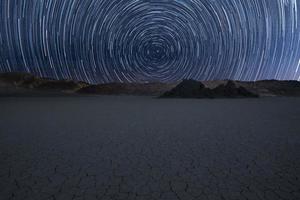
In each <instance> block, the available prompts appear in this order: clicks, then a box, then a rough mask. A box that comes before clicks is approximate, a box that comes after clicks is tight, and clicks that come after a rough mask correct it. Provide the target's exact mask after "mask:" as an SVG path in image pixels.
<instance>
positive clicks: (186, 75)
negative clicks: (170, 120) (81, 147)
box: [0, 0, 300, 83]
mask: <svg viewBox="0 0 300 200" xmlns="http://www.w3.org/2000/svg"><path fill="white" fill-rule="evenodd" d="M299 4H300V3H297V0H247V1H241V0H226V1H224V0H100V1H99V0H63V1H62V0H2V1H1V2H0V6H1V7H0V26H1V28H0V46H1V48H0V71H1V72H10V71H25V72H30V73H33V74H36V75H39V76H46V77H52V78H59V79H75V80H84V81H87V82H91V83H107V82H145V81H163V82H172V81H177V80H181V79H197V80H214V79H236V80H258V79H295V80H299V79H300V21H299V20H300V14H299V12H298V10H299V8H300V7H299V6H300V5H299Z"/></svg>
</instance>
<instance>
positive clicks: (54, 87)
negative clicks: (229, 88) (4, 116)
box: [0, 72, 177, 96]
mask: <svg viewBox="0 0 300 200" xmlns="http://www.w3.org/2000/svg"><path fill="white" fill-rule="evenodd" d="M176 85H177V83H172V84H168V83H109V84H98V85H92V84H88V83H84V82H75V81H72V80H53V79H48V78H40V77H36V76H34V75H32V74H28V73H19V72H12V73H2V74H0V96H16V95H43V94H47V95H48V94H55V95H59V94H68V95H70V94H77V95H151V96H159V95H161V94H163V93H164V92H166V91H168V90H170V89H172V88H173V87H175V86H176Z"/></svg>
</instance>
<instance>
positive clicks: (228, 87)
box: [161, 80, 258, 98]
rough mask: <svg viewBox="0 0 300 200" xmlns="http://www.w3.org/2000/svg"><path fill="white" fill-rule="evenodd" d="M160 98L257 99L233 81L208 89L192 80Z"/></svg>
mask: <svg viewBox="0 0 300 200" xmlns="http://www.w3.org/2000/svg"><path fill="white" fill-rule="evenodd" d="M161 97H162V98H177V97H179V98H242V97H258V95H257V94H255V93H252V92H250V91H248V90H247V89H246V88H244V87H242V86H237V85H236V84H235V83H234V82H233V81H228V82H227V83H226V84H221V85H218V86H217V87H215V88H213V89H210V88H207V87H206V86H205V85H204V84H203V83H201V82H198V81H194V80H183V81H182V82H181V83H180V84H179V85H177V86H176V87H175V88H173V89H172V90H171V91H168V92H166V93H165V94H163V95H162V96H161Z"/></svg>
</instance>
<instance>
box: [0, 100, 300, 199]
mask: <svg viewBox="0 0 300 200" xmlns="http://www.w3.org/2000/svg"><path fill="white" fill-rule="evenodd" d="M0 111H1V113H0V199H1V200H2V199H3V200H6V199H12V200H13V199H22V200H24V199H29V200H33V199H37V200H43V199H45V200H46V199H49V200H60V199H62V200H68V199H70V200H72V199H73V200H79V199H81V200H83V199H87V200H89V199H91V200H93V199H103V200H109V199H111V200H119V199H120V200H121V199H124V200H125V199H134V200H151V199H153V200H154V199H163V200H176V199H179V200H193V199H208V200H211V199H217V200H231V199H232V200H233V199H236V200H242V199H245V200H246V199H249V200H252V199H253V200H255V199H267V200H276V199H283V200H297V199H300V180H299V179H300V99H299V98H263V99H231V100H177V99H166V100H165V99H153V98H151V97H105V96H103V97H86V98H81V97H78V98H63V97H62V98H2V99H0Z"/></svg>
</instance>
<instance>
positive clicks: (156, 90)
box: [77, 83, 176, 95]
mask: <svg viewBox="0 0 300 200" xmlns="http://www.w3.org/2000/svg"><path fill="white" fill-rule="evenodd" d="M175 86H176V84H167V83H109V84H99V85H90V86H87V87H84V88H81V89H79V90H78V91H77V92H78V93H80V94H103V95H119V94H122V95H123V94H124V95H161V94H163V93H164V92H166V91H168V90H170V89H172V88H173V87H175Z"/></svg>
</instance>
